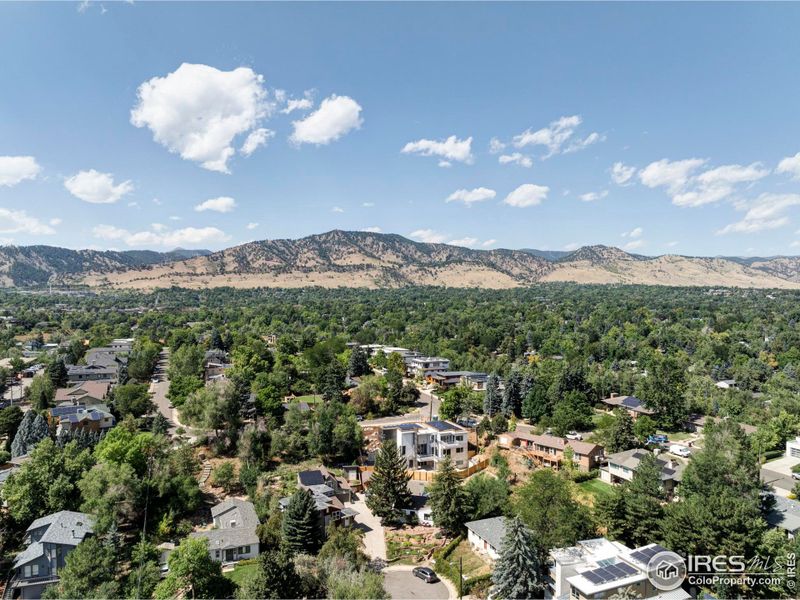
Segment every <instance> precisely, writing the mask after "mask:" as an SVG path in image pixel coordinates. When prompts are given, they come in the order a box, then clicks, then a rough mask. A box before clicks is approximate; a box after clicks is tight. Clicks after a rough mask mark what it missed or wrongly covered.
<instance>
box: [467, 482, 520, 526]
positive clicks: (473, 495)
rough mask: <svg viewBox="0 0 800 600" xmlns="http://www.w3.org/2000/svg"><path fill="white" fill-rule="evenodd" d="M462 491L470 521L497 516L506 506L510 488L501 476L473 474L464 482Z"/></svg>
mask: <svg viewBox="0 0 800 600" xmlns="http://www.w3.org/2000/svg"><path fill="white" fill-rule="evenodd" d="M464 492H465V494H466V496H467V498H466V505H467V507H468V509H469V520H471V521H478V520H480V519H486V518H488V517H496V516H499V515H501V514H503V513H504V512H505V511H506V508H507V506H508V498H509V493H510V489H509V485H508V481H507V480H506V479H504V478H501V477H489V476H488V475H485V474H483V473H479V474H477V475H474V476H472V477H470V478H469V479H467V482H466V483H465V484H464Z"/></svg>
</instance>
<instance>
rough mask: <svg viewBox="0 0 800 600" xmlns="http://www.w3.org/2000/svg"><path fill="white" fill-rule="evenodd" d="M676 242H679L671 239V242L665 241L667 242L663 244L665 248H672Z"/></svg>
mask: <svg viewBox="0 0 800 600" xmlns="http://www.w3.org/2000/svg"><path fill="white" fill-rule="evenodd" d="M678 243H679V242H675V241H672V242H667V243H666V244H664V245H665V246H666V247H667V248H674V247H675V246H677V245H678Z"/></svg>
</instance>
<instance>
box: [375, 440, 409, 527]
mask: <svg viewBox="0 0 800 600" xmlns="http://www.w3.org/2000/svg"><path fill="white" fill-rule="evenodd" d="M409 479H411V476H410V475H409V474H408V472H407V463H406V460H405V459H404V458H403V457H402V455H401V454H400V451H399V450H398V448H397V446H396V445H395V443H394V441H393V440H385V441H384V442H383V445H382V446H381V448H380V450H378V456H377V457H376V458H375V470H374V471H373V472H372V478H371V479H370V482H369V488H367V506H368V507H369V509H370V510H371V511H372V512H373V513H375V514H376V515H377V516H378V517H380V519H381V523H383V524H386V523H392V522H396V521H399V520H400V519H401V517H402V514H403V512H402V509H403V508H406V507H408V506H409V505H410V503H411V491H410V490H409V489H408V480H409Z"/></svg>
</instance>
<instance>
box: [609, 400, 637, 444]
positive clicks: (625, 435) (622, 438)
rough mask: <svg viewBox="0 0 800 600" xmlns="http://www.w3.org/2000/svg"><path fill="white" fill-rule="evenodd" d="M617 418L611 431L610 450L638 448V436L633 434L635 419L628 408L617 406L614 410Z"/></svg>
mask: <svg viewBox="0 0 800 600" xmlns="http://www.w3.org/2000/svg"><path fill="white" fill-rule="evenodd" d="M614 416H615V417H616V419H615V420H614V423H613V424H612V426H611V429H610V431H609V440H608V442H609V445H608V451H609V452H624V451H625V450H630V449H631V448H636V436H634V434H633V419H632V418H631V416H630V414H629V413H628V411H627V410H624V409H622V408H617V409H616V410H615V411H614Z"/></svg>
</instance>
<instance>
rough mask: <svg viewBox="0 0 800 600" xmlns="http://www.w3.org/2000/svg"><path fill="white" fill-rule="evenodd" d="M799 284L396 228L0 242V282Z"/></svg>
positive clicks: (792, 270)
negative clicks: (173, 239) (156, 245)
mask: <svg viewBox="0 0 800 600" xmlns="http://www.w3.org/2000/svg"><path fill="white" fill-rule="evenodd" d="M549 281H573V282H577V283H595V284H647V285H673V286H714V287H744V288H784V289H800V257H792V256H776V257H769V258H757V257H751V258H743V257H691V256H680V255H663V256H655V257H650V256H642V255H638V254H630V253H628V252H625V251H623V250H621V249H619V248H614V247H609V246H601V245H595V246H584V247H582V248H578V249H577V250H575V251H573V252H562V251H547V250H534V249H522V250H502V249H500V250H474V249H470V248H464V247H461V246H451V245H447V244H429V243H422V242H415V241H412V240H409V239H407V238H404V237H402V236H400V235H396V234H384V233H369V232H360V231H340V230H334V231H329V232H327V233H322V234H318V235H311V236H308V237H304V238H301V239H296V240H289V239H278V240H263V241H255V242H249V243H246V244H242V245H240V246H234V247H232V248H227V249H225V250H220V251H218V252H209V251H205V250H196V251H192V250H180V249H178V250H174V251H172V252H163V253H161V252H153V251H124V252H116V251H96V250H67V249H64V248H54V247H49V246H28V247H16V246H6V247H2V248H0V285H2V286H5V287H13V286H41V285H45V284H53V285H75V284H86V285H89V286H92V287H107V288H129V289H142V290H152V289H156V288H164V287H170V286H180V287H187V288H207V287H221V286H230V287H237V288H255V287H308V286H323V287H364V288H382V287H405V286H417V285H436V286H447V287H461V288H469V287H477V288H494V289H503V288H513V287H520V286H526V285H530V284H533V283H538V282H549Z"/></svg>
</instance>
